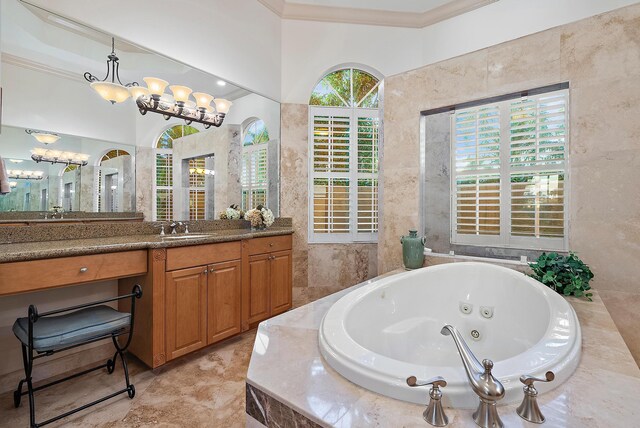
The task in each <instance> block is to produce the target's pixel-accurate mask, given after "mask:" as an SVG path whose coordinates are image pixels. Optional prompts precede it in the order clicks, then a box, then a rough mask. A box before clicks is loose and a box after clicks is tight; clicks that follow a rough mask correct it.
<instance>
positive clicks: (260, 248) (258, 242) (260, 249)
mask: <svg viewBox="0 0 640 428" xmlns="http://www.w3.org/2000/svg"><path fill="white" fill-rule="evenodd" d="M245 245H246V247H245V248H246V250H247V253H248V254H249V255H250V256H252V255H254V254H264V253H270V252H272V251H283V250H290V249H291V235H280V236H267V237H265V238H253V239H248V240H246V241H245Z"/></svg>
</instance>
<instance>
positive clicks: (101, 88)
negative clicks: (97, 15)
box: [84, 37, 138, 104]
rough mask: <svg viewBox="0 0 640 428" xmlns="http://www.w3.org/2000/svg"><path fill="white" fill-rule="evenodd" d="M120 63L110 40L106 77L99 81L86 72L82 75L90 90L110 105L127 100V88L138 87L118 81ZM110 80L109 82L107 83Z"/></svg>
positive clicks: (133, 83) (136, 84)
mask: <svg viewBox="0 0 640 428" xmlns="http://www.w3.org/2000/svg"><path fill="white" fill-rule="evenodd" d="M119 68H120V63H119V62H118V57H117V56H116V51H115V39H114V38H113V37H112V38H111V53H110V54H109V55H107V75H106V76H105V77H104V79H102V80H100V79H98V78H97V77H96V76H94V75H93V74H91V73H89V72H88V71H87V72H86V73H84V78H85V79H86V80H87V81H88V82H91V88H93V90H94V91H96V92H97V93H98V94H100V96H101V97H102V98H104V99H105V100H107V101H109V102H111V104H115V103H121V102H123V101H125V100H126V99H127V98H129V96H130V94H129V90H128V89H127V88H129V87H132V86H138V83H137V82H132V83H127V84H126V85H125V84H123V83H122V82H121V81H120V73H119V71H118V70H119ZM109 78H111V81H109Z"/></svg>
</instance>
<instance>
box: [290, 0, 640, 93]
mask: <svg viewBox="0 0 640 428" xmlns="http://www.w3.org/2000/svg"><path fill="white" fill-rule="evenodd" d="M636 2H637V0H537V1H526V0H500V1H498V2H495V3H492V4H490V5H489V6H485V7H483V8H480V9H476V10H474V11H472V12H469V13H467V14H464V15H461V16H458V17H455V18H451V19H449V20H446V21H443V22H440V23H438V24H435V25H432V26H429V27H426V28H423V29H408V28H394V27H378V26H369V25H354V24H335V23H326V22H309V21H292V20H284V21H283V22H282V98H281V101H282V102H283V103H302V104H307V103H308V102H309V96H310V95H311V91H312V89H313V86H314V84H315V83H316V82H317V80H318V79H320V78H321V77H322V75H323V74H324V73H325V72H326V71H327V70H328V69H330V68H331V67H334V66H335V65H338V64H343V63H360V64H365V65H367V66H370V67H373V68H375V69H377V70H378V71H379V72H381V73H382V74H383V75H385V76H390V75H394V74H398V73H401V72H404V71H408V70H412V69H415V68H418V67H422V66H424V65H428V64H432V63H435V62H438V61H442V60H445V59H448V58H452V57H455V56H458V55H462V54H465V53H469V52H472V51H475V50H478V49H482V48H485V47H488V46H492V45H495V44H498V43H502V42H505V41H508V40H513V39H516V38H519V37H522V36H525V35H527V34H531V33H535V32H539V31H542V30H545V29H548V28H551V27H555V26H558V25H562V24H565V23H568V22H573V21H577V20H580V19H583V18H586V17H588V16H592V15H596V14H599V13H603V12H606V11H608V10H612V9H617V8H619V7H623V6H626V5H629V4H633V3H636Z"/></svg>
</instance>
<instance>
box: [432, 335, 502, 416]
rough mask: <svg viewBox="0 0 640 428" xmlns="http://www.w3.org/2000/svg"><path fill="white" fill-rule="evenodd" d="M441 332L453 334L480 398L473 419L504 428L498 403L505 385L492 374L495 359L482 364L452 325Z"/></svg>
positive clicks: (465, 367) (471, 383)
mask: <svg viewBox="0 0 640 428" xmlns="http://www.w3.org/2000/svg"><path fill="white" fill-rule="evenodd" d="M440 334H442V335H444V336H451V337H452V338H453V341H454V342H455V344H456V348H458V353H459V354H460V358H462V364H463V365H464V369H465V371H466V372H467V378H468V379H469V384H470V385H471V389H473V392H475V393H476V395H477V396H478V398H480V404H479V405H478V408H477V409H476V411H475V412H474V413H473V420H474V421H475V422H476V425H478V426H480V427H482V428H503V427H504V424H503V423H502V421H501V420H500V416H499V415H498V410H497V408H496V403H497V402H498V400H501V399H502V398H504V387H503V386H502V384H501V383H500V381H499V380H498V379H496V378H495V377H494V376H493V375H492V374H491V369H493V361H491V360H482V364H480V362H479V361H478V359H477V358H476V356H475V355H473V352H471V349H469V346H467V344H466V342H465V341H464V339H463V338H462V335H461V334H460V332H459V331H458V330H457V329H456V328H455V327H453V326H451V325H445V326H444V327H442V330H440Z"/></svg>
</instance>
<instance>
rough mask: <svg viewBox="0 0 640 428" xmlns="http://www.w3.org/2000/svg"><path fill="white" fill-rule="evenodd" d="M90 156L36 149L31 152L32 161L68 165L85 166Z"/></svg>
mask: <svg viewBox="0 0 640 428" xmlns="http://www.w3.org/2000/svg"><path fill="white" fill-rule="evenodd" d="M89 157H90V156H89V155H86V154H84V153H74V152H62V151H60V150H47V149H43V148H41V147H36V148H34V149H33V150H31V159H33V160H34V161H36V162H50V163H52V164H54V163H63V164H66V165H78V166H85V165H86V164H87V163H88V162H87V161H88V160H89Z"/></svg>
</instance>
